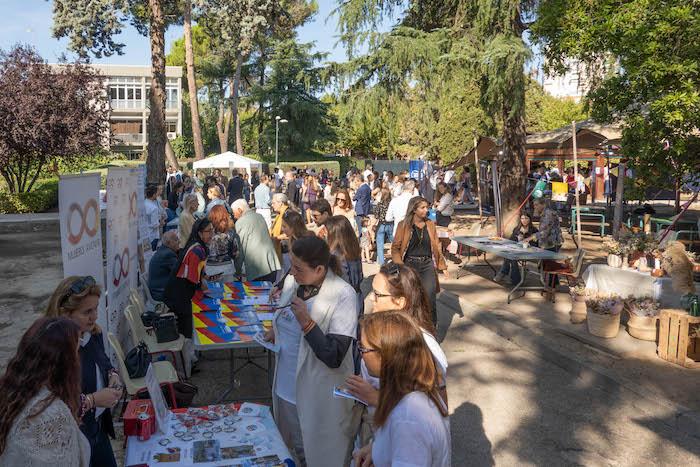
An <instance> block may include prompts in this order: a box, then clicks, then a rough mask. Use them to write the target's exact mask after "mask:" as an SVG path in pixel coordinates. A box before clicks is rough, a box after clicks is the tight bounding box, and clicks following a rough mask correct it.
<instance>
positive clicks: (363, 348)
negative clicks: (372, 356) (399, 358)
mask: <svg viewBox="0 0 700 467" xmlns="http://www.w3.org/2000/svg"><path fill="white" fill-rule="evenodd" d="M357 351H358V352H360V353H361V354H362V355H364V354H366V353H370V352H377V349H368V348H366V347H362V346H361V345H358V346H357Z"/></svg>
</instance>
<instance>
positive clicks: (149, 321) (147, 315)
mask: <svg viewBox="0 0 700 467" xmlns="http://www.w3.org/2000/svg"><path fill="white" fill-rule="evenodd" d="M158 316H159V315H158V313H156V312H155V311H144V312H143V313H142V314H141V322H142V323H143V325H144V326H146V327H147V328H152V327H153V322H154V321H155V320H156V319H157V318H158Z"/></svg>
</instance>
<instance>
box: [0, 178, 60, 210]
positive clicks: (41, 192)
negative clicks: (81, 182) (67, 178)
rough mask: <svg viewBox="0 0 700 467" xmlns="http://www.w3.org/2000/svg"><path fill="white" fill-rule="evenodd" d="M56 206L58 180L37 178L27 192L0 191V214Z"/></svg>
mask: <svg viewBox="0 0 700 467" xmlns="http://www.w3.org/2000/svg"><path fill="white" fill-rule="evenodd" d="M56 206H58V180H57V179H51V180H38V181H37V182H36V183H35V185H34V189H33V190H32V191H30V192H28V193H9V192H7V191H0V214H21V213H29V212H45V211H48V210H49V209H52V208H55V207H56Z"/></svg>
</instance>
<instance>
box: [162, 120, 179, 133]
mask: <svg viewBox="0 0 700 467" xmlns="http://www.w3.org/2000/svg"><path fill="white" fill-rule="evenodd" d="M165 125H166V127H167V129H168V133H177V122H165Z"/></svg>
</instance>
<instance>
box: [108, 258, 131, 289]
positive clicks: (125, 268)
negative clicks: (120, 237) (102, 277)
mask: <svg viewBox="0 0 700 467" xmlns="http://www.w3.org/2000/svg"><path fill="white" fill-rule="evenodd" d="M117 265H118V266H117ZM130 266H131V258H130V257H129V249H128V248H124V251H123V252H122V254H121V255H120V254H116V255H114V264H113V265H112V275H113V276H114V286H115V287H119V283H120V282H121V281H122V279H126V278H127V277H128V276H129V268H130Z"/></svg>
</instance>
